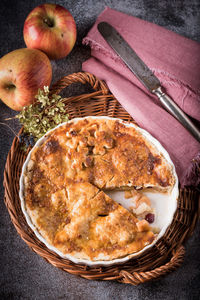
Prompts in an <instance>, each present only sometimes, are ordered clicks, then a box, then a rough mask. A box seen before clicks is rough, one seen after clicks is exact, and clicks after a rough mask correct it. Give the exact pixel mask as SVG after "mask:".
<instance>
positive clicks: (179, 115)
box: [152, 86, 200, 142]
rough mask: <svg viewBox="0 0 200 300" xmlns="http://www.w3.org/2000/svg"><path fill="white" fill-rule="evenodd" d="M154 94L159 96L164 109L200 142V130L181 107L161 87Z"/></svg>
mask: <svg viewBox="0 0 200 300" xmlns="http://www.w3.org/2000/svg"><path fill="white" fill-rule="evenodd" d="M152 93H154V94H156V95H157V97H158V98H159V100H160V101H161V103H162V105H163V106H164V108H165V109H166V110H167V111H168V112H169V113H170V114H172V115H173V116H174V117H175V118H176V119H177V120H178V121H179V122H180V123H181V124H182V125H183V126H184V127H185V128H186V129H187V130H188V131H189V132H190V133H191V134H192V135H193V136H194V137H195V138H196V140H197V141H198V142H200V131H199V130H198V128H197V127H196V126H195V125H194V124H193V123H192V121H191V120H190V119H189V118H188V116H187V115H186V114H185V113H184V112H183V111H182V110H181V109H180V107H179V106H178V105H177V104H176V103H175V102H174V101H173V100H172V99H171V98H170V97H169V96H168V95H166V94H165V93H164V92H163V91H162V88H161V86H159V87H158V88H157V89H155V90H153V91H152Z"/></svg>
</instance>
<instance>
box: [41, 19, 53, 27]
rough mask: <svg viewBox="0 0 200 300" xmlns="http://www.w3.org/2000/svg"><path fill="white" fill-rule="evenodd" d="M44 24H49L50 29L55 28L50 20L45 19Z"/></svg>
mask: <svg viewBox="0 0 200 300" xmlns="http://www.w3.org/2000/svg"><path fill="white" fill-rule="evenodd" d="M43 22H44V23H45V24H47V25H48V26H49V27H53V26H54V22H53V21H52V20H51V19H50V18H45V19H43Z"/></svg>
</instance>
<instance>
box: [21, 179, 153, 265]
mask: <svg viewBox="0 0 200 300" xmlns="http://www.w3.org/2000/svg"><path fill="white" fill-rule="evenodd" d="M39 190H41V185H40V186H39V189H38V188H36V189H35V192H34V193H33V195H32V199H33V198H34V196H36V195H38V193H39ZM32 205H33V207H34V209H33V208H32V207H31V206H30V204H28V202H27V210H28V213H29V215H30V216H31V218H32V221H33V222H34V224H36V226H37V228H38V229H39V231H40V233H41V234H42V235H43V236H44V237H45V239H46V240H47V241H48V242H49V243H50V244H51V245H53V246H55V247H56V248H57V249H58V250H60V251H61V252H62V253H63V254H71V255H72V256H73V257H76V258H81V259H89V260H92V261H95V260H113V259H115V258H118V257H123V256H126V255H127V254H130V253H134V252H138V251H139V250H141V249H143V248H144V247H145V246H146V245H148V244H150V243H151V242H152V241H153V240H154V238H155V235H154V233H153V232H152V231H151V230H150V226H149V225H148V222H146V221H145V220H142V221H139V220H138V219H137V218H136V217H135V216H134V215H133V214H131V213H130V212H129V211H128V210H126V209H125V208H124V207H122V206H121V205H119V204H118V203H116V202H115V201H114V200H112V199H111V198H110V197H108V196H107V195H106V194H105V193H104V192H103V191H100V190H99V189H97V188H96V187H95V186H93V185H92V184H90V183H88V182H84V183H73V184H71V185H69V186H68V187H67V188H66V189H62V190H58V191H56V192H55V193H53V194H52V195H51V198H50V199H49V202H48V205H47V203H45V204H44V205H43V204H41V203H40V202H38V203H37V202H36V203H34V202H32Z"/></svg>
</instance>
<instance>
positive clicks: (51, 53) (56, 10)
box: [23, 4, 76, 59]
mask: <svg viewBox="0 0 200 300" xmlns="http://www.w3.org/2000/svg"><path fill="white" fill-rule="evenodd" d="M23 34H24V41H25V43H26V46H27V47H28V48H34V49H39V50H41V51H43V52H45V53H46V54H47V56H48V57H49V58H50V59H59V58H63V57H65V56H67V55H68V54H69V53H70V51H71V50H72V48H73V46H74V44H75V41H76V23H75V21H74V18H73V17H72V15H71V14H70V12H69V11H68V10H67V9H66V8H64V7H62V6H60V5H57V4H43V5H40V6H37V7H36V8H34V9H33V10H32V11H31V12H30V13H29V15H28V17H27V18H26V20H25V23H24V30H23Z"/></svg>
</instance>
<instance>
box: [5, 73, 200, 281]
mask: <svg viewBox="0 0 200 300" xmlns="http://www.w3.org/2000/svg"><path fill="white" fill-rule="evenodd" d="M76 82H81V83H82V84H86V83H89V84H90V85H91V86H92V87H93V89H94V90H95V91H94V92H92V93H89V94H82V95H79V96H75V97H73V96H72V97H68V98H66V99H65V100H66V101H65V103H66V105H67V109H68V112H69V113H70V116H71V118H73V117H74V116H81V114H86V115H87V113H89V112H90V110H91V111H92V113H93V115H96V116H98V115H102V113H103V112H104V111H105V113H106V115H107V116H114V117H115V116H116V117H119V116H120V117H121V118H122V119H124V120H126V121H129V122H134V120H133V119H132V118H131V116H130V115H129V114H128V113H127V112H126V111H125V110H124V109H123V108H122V107H121V105H120V104H119V102H118V101H117V99H116V98H115V97H114V96H113V95H112V94H111V93H110V91H109V89H108V87H107V86H106V84H105V83H104V82H103V81H101V80H98V79H97V78H96V77H95V76H94V75H92V74H90V73H87V72H79V73H74V74H71V75H68V76H65V77H63V78H62V79H61V80H59V81H58V82H57V83H56V84H54V85H53V86H52V88H51V93H56V94H58V93H59V92H60V91H61V90H62V89H63V88H65V87H67V86H69V85H70V84H72V83H76ZM86 100H87V101H86ZM85 101H86V103H85ZM88 103H89V104H90V105H88ZM81 105H82V106H81ZM86 106H88V107H86ZM83 108H84V109H83ZM82 110H83V111H84V112H83V111H82ZM134 123H135V122H134ZM21 131H22V129H21ZM27 154H28V153H26V155H27ZM26 155H24V153H23V152H22V151H21V150H20V148H19V143H18V139H17V138H15V139H14V140H13V143H12V146H11V149H10V151H9V153H8V157H7V161H6V165H5V170H4V188H5V204H6V207H7V209H8V212H9V214H10V217H11V220H12V222H13V224H14V226H15V228H16V230H17V232H18V233H19V235H20V236H21V238H22V239H23V240H24V241H25V242H26V243H27V244H28V245H29V247H30V248H31V249H32V250H33V251H35V252H36V253H38V254H39V255H40V256H42V257H44V258H45V259H46V260H47V261H48V262H50V263H51V264H53V265H54V266H56V267H58V268H61V269H63V270H64V271H67V272H68V273H72V274H76V275H79V276H81V277H84V278H87V279H92V280H97V279H98V280H116V281H119V282H122V283H129V284H132V285H137V284H140V283H143V282H146V281H149V280H152V279H155V278H159V277H161V276H163V275H165V274H167V273H169V272H171V271H173V270H174V269H176V268H177V267H178V266H180V265H181V263H182V261H183V257H184V247H183V246H182V243H183V242H184V241H185V240H186V239H187V237H188V236H189V235H191V234H192V232H193V230H194V228H195V225H196V223H197V219H198V212H199V201H198V199H199V194H198V193H197V191H195V190H193V189H192V188H185V189H180V196H179V200H178V203H179V205H178V208H177V211H176V213H175V216H174V219H173V222H172V224H171V225H170V226H169V228H168V230H167V233H166V236H165V238H164V239H162V240H161V241H158V242H157V243H156V245H155V247H154V249H153V251H152V252H151V251H150V253H149V251H147V253H146V252H145V254H144V255H142V256H141V257H140V258H136V259H131V261H128V262H127V263H125V264H123V265H116V266H110V267H97V268H95V267H88V266H85V265H76V264H75V263H72V262H70V261H68V260H67V259H63V258H60V257H59V256H58V255H57V254H55V253H54V252H51V251H50V250H49V249H47V248H46V246H45V245H43V244H42V243H41V242H40V241H39V240H38V239H37V238H36V237H35V235H34V233H33V232H32V230H31V229H30V228H29V227H28V226H27V224H26V221H25V218H24V216H23V214H22V212H21V206H20V205H19V196H18V191H19V176H20V173H21V166H22V165H23V162H24V160H25V158H26Z"/></svg>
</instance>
